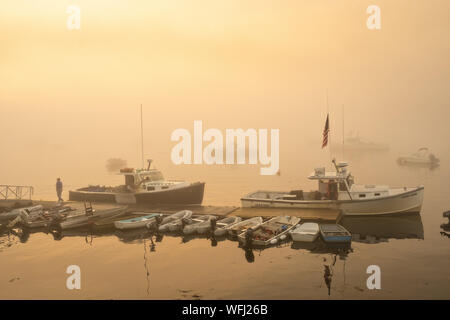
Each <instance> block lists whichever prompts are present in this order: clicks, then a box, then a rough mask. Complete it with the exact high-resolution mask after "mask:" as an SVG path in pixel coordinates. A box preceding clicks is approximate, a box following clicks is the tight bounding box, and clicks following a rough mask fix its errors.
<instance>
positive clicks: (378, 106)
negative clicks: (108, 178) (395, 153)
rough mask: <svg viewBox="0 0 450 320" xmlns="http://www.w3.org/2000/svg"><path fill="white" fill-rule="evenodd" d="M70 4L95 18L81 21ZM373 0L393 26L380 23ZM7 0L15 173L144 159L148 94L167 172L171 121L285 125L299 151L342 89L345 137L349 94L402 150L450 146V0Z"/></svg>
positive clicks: (11, 177)
mask: <svg viewBox="0 0 450 320" xmlns="http://www.w3.org/2000/svg"><path fill="white" fill-rule="evenodd" d="M70 4H76V5H78V6H79V7H80V8H81V29H80V30H68V29H67V28H66V19H67V17H68V14H67V13H66V8H67V6H68V5H70ZM372 4H375V5H379V6H380V8H381V30H368V29H367V27H366V20H367V17H368V14H367V13H366V9H367V7H368V6H369V5H372ZM0 6H1V10H0V43H1V50H0V82H1V86H0V136H1V137H2V139H1V140H0V150H1V151H2V157H0V168H1V172H0V178H1V179H0V180H1V181H0V184H1V183H27V184H28V183H37V182H38V181H44V182H43V183H53V181H54V178H55V177H56V176H59V175H64V176H65V177H67V179H72V180H76V181H77V182H82V181H83V176H82V175H81V176H80V174H79V173H80V172H85V173H86V174H92V173H93V172H96V170H104V164H105V161H106V159H108V158H110V157H122V158H124V159H127V160H128V161H129V163H130V164H131V165H137V164H138V161H139V159H140V154H139V146H140V141H139V136H140V134H139V105H140V104H141V103H142V104H143V105H144V123H145V149H146V151H147V152H146V153H147V155H148V156H149V157H152V158H155V160H158V162H159V163H160V164H161V165H162V166H166V169H168V170H170V164H167V163H168V162H170V150H171V148H172V147H173V145H174V143H173V142H171V141H170V133H171V132H172V131H173V130H175V129H176V128H180V127H184V128H188V129H190V130H192V125H193V121H194V120H203V123H204V126H205V128H210V127H216V128H221V129H224V128H239V127H240V128H244V129H245V128H269V129H270V128H279V129H280V140H281V148H284V149H282V150H280V151H281V153H282V154H283V153H284V154H290V155H291V156H292V157H293V158H294V159H296V158H298V157H301V155H302V154H304V153H305V152H306V151H307V148H309V147H310V146H311V144H313V145H314V144H316V143H317V149H314V152H317V153H318V152H321V150H320V139H321V132H322V129H323V123H324V120H325V114H326V112H327V107H326V91H327V90H328V92H329V106H330V107H329V108H330V113H331V127H332V130H334V131H332V134H334V135H335V137H336V139H341V131H342V128H341V127H340V126H341V121H342V105H343V104H344V105H345V110H346V111H345V122H346V131H347V132H349V131H351V130H353V131H359V132H360V135H361V136H365V137H367V138H368V139H371V140H376V141H382V142H389V143H391V144H392V145H394V146H397V147H398V148H399V150H400V151H402V152H409V151H411V152H412V151H414V150H416V149H417V148H418V147H421V146H423V145H426V146H430V147H432V148H434V149H435V150H436V153H439V151H441V153H442V152H444V151H446V148H448V140H449V138H450V129H449V125H448V119H449V115H450V114H449V108H448V101H449V90H448V84H449V80H450V61H449V57H450V40H449V39H450V2H449V1H448V0H439V1H438V0H430V1H423V0H395V1H392V0H370V1H366V0H342V1H336V0H308V1H299V0H296V1H294V0H285V1H274V0H272V1H269V0H258V1H256V0H227V1H211V0H195V1H181V0H179V1H172V0H165V1H143V0H142V1H137V0H128V1H125V0H124V1H118V0H116V1H114V0H108V1H106V0H102V1H100V0H98V1H93V0H85V1H81V0H73V1H61V0H58V1H55V0H54V1H50V0H38V1H30V0H28V1H25V0H4V1H2V3H1V5H0ZM287 149H289V152H288V151H286V150H287ZM400 151H399V152H400ZM308 152H309V151H308ZM87 155H88V156H87ZM32 166H35V167H37V168H39V170H31V167H32ZM36 171H38V172H36ZM28 181H30V182H28Z"/></svg>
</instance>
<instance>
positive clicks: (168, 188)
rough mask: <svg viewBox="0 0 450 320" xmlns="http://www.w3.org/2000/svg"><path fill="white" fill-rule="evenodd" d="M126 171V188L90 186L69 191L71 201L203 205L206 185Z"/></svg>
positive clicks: (152, 172) (150, 171) (150, 172)
mask: <svg viewBox="0 0 450 320" xmlns="http://www.w3.org/2000/svg"><path fill="white" fill-rule="evenodd" d="M151 163H152V160H148V167H147V169H133V168H124V169H121V170H120V173H119V174H121V175H123V176H124V177H125V185H122V186H118V187H105V186H89V187H85V188H81V189H77V190H75V191H72V190H71V191H69V200H71V201H91V202H112V203H123V204H134V203H137V204H147V205H154V204H160V205H161V204H163V205H165V204H171V205H190V204H197V205H199V204H201V203H202V201H203V193H204V190H205V183H204V182H187V181H175V180H164V177H163V175H162V173H161V171H159V170H157V169H151V168H150V166H151Z"/></svg>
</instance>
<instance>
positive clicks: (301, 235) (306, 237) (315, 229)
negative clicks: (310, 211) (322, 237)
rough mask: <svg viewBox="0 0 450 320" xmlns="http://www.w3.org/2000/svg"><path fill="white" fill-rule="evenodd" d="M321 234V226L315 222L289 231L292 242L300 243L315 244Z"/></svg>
mask: <svg viewBox="0 0 450 320" xmlns="http://www.w3.org/2000/svg"><path fill="white" fill-rule="evenodd" d="M319 233H320V229H319V225H318V224H317V223H314V222H307V223H302V224H301V225H300V224H299V225H297V226H295V228H293V229H292V230H291V231H289V234H290V235H291V238H292V240H293V241H298V242H314V241H315V240H316V239H317V237H318V236H319Z"/></svg>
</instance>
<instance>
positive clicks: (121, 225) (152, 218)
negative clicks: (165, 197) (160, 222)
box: [114, 213, 162, 230]
mask: <svg viewBox="0 0 450 320" xmlns="http://www.w3.org/2000/svg"><path fill="white" fill-rule="evenodd" d="M161 216H162V214H161V213H151V214H147V215H145V216H140V217H136V218H131V219H126V220H120V221H116V222H114V226H115V227H116V228H117V229H121V230H124V229H137V228H143V227H145V226H147V225H152V224H155V223H156V222H157V219H158V217H161Z"/></svg>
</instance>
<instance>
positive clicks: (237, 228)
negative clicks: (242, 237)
mask: <svg viewBox="0 0 450 320" xmlns="http://www.w3.org/2000/svg"><path fill="white" fill-rule="evenodd" d="M261 223H263V218H261V217H254V218H250V219H246V220H242V221H241V222H238V223H235V224H233V225H232V226H229V227H227V228H226V229H227V231H228V234H229V235H230V236H238V235H239V234H241V233H242V232H245V231H246V230H247V229H249V228H256V227H258V226H259V225H260V224H261Z"/></svg>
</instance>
